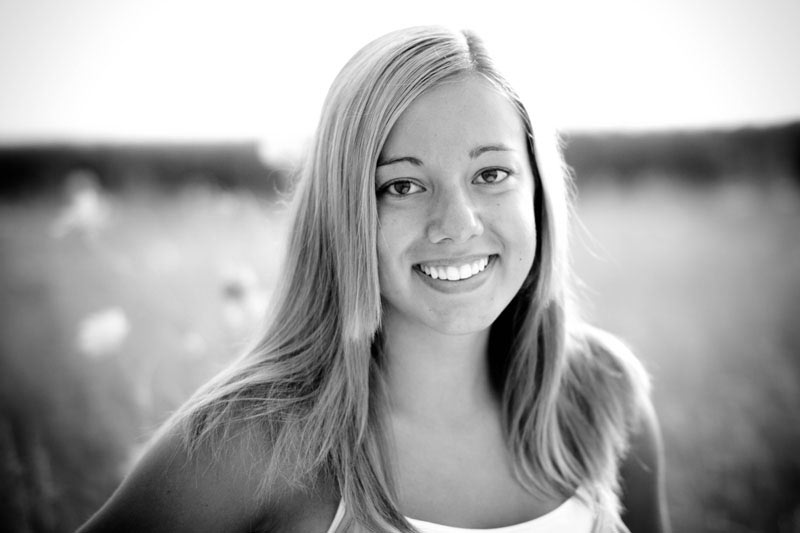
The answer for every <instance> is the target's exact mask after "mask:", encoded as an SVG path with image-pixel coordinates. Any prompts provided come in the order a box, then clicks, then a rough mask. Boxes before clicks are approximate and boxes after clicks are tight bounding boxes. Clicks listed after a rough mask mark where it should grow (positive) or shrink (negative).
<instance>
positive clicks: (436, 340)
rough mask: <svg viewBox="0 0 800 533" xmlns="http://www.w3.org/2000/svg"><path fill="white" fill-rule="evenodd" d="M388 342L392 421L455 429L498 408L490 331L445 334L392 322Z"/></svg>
mask: <svg viewBox="0 0 800 533" xmlns="http://www.w3.org/2000/svg"><path fill="white" fill-rule="evenodd" d="M383 338H384V352H385V353H384V355H385V357H386V374H385V380H386V387H387V392H388V398H389V402H390V410H391V413H392V415H393V416H400V417H404V418H407V419H412V420H414V421H417V422H422V423H430V424H436V425H438V426H440V427H442V426H450V427H452V426H454V425H461V424H469V423H470V421H474V419H475V416H476V414H481V413H486V412H487V411H494V410H495V409H496V408H497V399H496V395H495V393H494V392H493V390H492V386H491V379H490V377H489V360H488V344H489V330H488V329H486V330H483V331H479V332H475V333H469V334H464V335H446V334H442V333H439V332H437V331H434V330H431V329H429V328H426V327H423V326H418V325H413V324H408V323H399V322H398V321H393V320H387V321H386V322H385V323H384V324H383Z"/></svg>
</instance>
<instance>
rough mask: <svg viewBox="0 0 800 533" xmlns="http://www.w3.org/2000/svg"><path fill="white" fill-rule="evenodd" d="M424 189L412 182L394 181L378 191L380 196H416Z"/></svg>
mask: <svg viewBox="0 0 800 533" xmlns="http://www.w3.org/2000/svg"><path fill="white" fill-rule="evenodd" d="M424 190H425V189H423V188H422V187H421V186H419V185H417V184H416V183H414V182H413V181H411V180H403V179H401V180H394V181H391V182H389V183H387V184H386V185H384V186H383V187H381V188H380V189H378V194H388V195H389V196H408V195H410V194H415V193H418V192H422V191H424Z"/></svg>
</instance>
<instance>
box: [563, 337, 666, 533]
mask: <svg viewBox="0 0 800 533" xmlns="http://www.w3.org/2000/svg"><path fill="white" fill-rule="evenodd" d="M576 340H577V341H578V345H579V346H582V347H583V349H582V352H583V357H582V360H583V364H584V365H585V367H586V368H584V372H586V373H590V374H592V379H593V380H594V383H595V385H594V387H593V388H594V394H596V395H598V396H600V395H603V396H605V402H604V403H606V405H611V406H616V408H615V411H616V414H617V415H619V414H622V415H623V417H622V418H621V419H620V418H618V420H619V423H624V426H625V430H624V431H625V435H626V438H625V439H624V447H623V448H622V449H621V450H620V452H621V453H620V456H621V457H620V460H621V462H620V464H619V474H620V481H621V491H622V494H621V496H622V498H621V500H622V501H621V503H622V507H623V513H622V518H623V520H624V522H625V524H626V525H627V526H628V528H629V529H630V531H631V532H632V533H636V532H638V531H647V532H653V533H662V532H665V531H668V530H669V524H668V519H667V512H666V503H665V491H664V459H663V455H664V452H663V444H662V438H661V431H660V428H659V423H658V417H657V415H656V411H655V409H654V407H653V404H652V401H651V398H650V379H649V376H648V374H647V372H646V371H645V369H644V366H643V365H642V363H641V362H640V361H639V359H638V358H637V357H636V356H635V355H634V354H633V352H632V351H631V350H630V348H628V347H627V346H626V345H625V344H624V343H623V342H622V341H620V340H619V339H618V338H617V337H615V336H614V335H612V334H610V333H608V332H605V331H603V330H600V329H598V328H595V327H591V326H584V327H583V328H582V329H581V330H580V332H579V334H578V337H577V338H576ZM579 360H581V358H580V357H579ZM585 379H588V378H586V377H585ZM589 381H591V380H589Z"/></svg>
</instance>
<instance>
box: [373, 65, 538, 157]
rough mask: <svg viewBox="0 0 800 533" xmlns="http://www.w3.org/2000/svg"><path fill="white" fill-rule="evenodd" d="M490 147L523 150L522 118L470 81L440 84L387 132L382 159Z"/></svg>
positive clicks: (495, 93) (482, 84) (502, 98)
mask: <svg viewBox="0 0 800 533" xmlns="http://www.w3.org/2000/svg"><path fill="white" fill-rule="evenodd" d="M496 143H503V144H506V145H508V146H509V147H511V148H513V149H515V150H523V151H524V150H526V149H527V143H526V138H525V128H524V126H523V122H522V118H521V117H520V115H519V112H518V111H517V108H516V107H515V106H514V104H512V102H511V101H510V100H509V98H508V96H507V95H505V94H504V93H502V92H501V91H500V90H499V89H498V88H496V87H495V86H494V85H492V84H491V83H490V82H489V81H487V80H485V79H483V78H480V77H475V76H473V77H469V78H465V79H459V80H453V81H448V82H445V83H442V84H441V85H438V86H436V87H434V88H432V89H430V90H428V91H426V92H424V93H423V94H422V95H420V96H419V97H417V98H416V99H415V100H414V101H413V102H412V103H411V105H409V107H408V108H406V110H405V111H404V112H403V113H402V114H401V115H400V117H399V118H398V120H397V122H396V123H395V124H394V126H393V127H392V129H391V131H390V132H389V136H388V138H387V140H386V143H385V144H384V148H383V151H382V155H383V156H399V155H405V154H400V152H415V153H416V154H425V153H426V152H430V151H432V150H437V151H441V150H442V149H447V148H452V149H454V150H459V149H463V148H465V147H467V146H469V148H467V150H469V149H471V148H472V147H474V146H480V145H484V144H496Z"/></svg>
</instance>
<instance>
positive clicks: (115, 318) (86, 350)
mask: <svg viewBox="0 0 800 533" xmlns="http://www.w3.org/2000/svg"><path fill="white" fill-rule="evenodd" d="M130 329H131V327H130V323H129V321H128V317H127V316H126V315H125V312H124V311H123V310H122V308H121V307H112V308H110V309H106V310H103V311H99V312H97V313H92V314H90V315H88V316H87V317H85V318H84V319H83V320H82V321H81V323H80V325H79V326H78V338H77V345H78V351H79V352H80V353H82V354H83V355H85V356H86V357H92V358H98V357H104V356H107V355H110V354H112V353H114V352H116V351H118V350H119V348H120V347H121V346H122V343H123V342H125V339H126V338H127V337H128V333H129V332H130Z"/></svg>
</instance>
